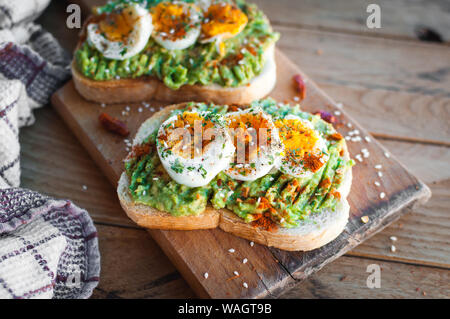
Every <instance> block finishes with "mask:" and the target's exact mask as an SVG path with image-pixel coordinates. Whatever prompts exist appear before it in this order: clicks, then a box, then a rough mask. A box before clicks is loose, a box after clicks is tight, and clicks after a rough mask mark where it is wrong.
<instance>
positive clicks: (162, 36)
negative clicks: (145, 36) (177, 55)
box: [151, 2, 201, 50]
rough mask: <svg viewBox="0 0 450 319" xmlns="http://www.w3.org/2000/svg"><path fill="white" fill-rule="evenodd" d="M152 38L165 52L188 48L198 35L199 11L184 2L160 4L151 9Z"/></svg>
mask: <svg viewBox="0 0 450 319" xmlns="http://www.w3.org/2000/svg"><path fill="white" fill-rule="evenodd" d="M151 12H152V17H153V26H154V34H153V38H154V39H155V41H156V42H158V43H159V44H160V45H161V46H163V47H164V48H166V49H167V50H182V49H185V48H187V47H190V46H191V45H193V44H194V43H195V41H197V38H198V37H199V35H200V20H201V10H200V8H198V7H197V6H195V5H193V4H190V3H186V2H161V3H159V4H158V5H156V6H155V7H153V8H151Z"/></svg>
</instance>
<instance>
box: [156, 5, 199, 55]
mask: <svg viewBox="0 0 450 319" xmlns="http://www.w3.org/2000/svg"><path fill="white" fill-rule="evenodd" d="M173 4H180V5H182V6H183V7H185V8H186V9H187V10H188V11H189V19H190V29H189V30H188V31H187V32H186V34H185V35H184V36H183V38H181V39H175V40H173V39H171V35H170V34H167V33H164V32H158V31H155V32H154V33H153V39H155V41H156V42H157V43H158V44H159V45H161V46H162V47H164V48H165V49H167V50H183V49H186V48H188V47H190V46H191V45H193V44H194V43H195V42H196V41H197V39H198V37H199V36H200V29H201V27H200V25H198V26H194V25H195V24H196V23H198V22H199V21H200V13H199V12H198V11H197V10H196V8H195V7H194V6H193V5H190V4H187V3H185V2H178V1H175V2H173Z"/></svg>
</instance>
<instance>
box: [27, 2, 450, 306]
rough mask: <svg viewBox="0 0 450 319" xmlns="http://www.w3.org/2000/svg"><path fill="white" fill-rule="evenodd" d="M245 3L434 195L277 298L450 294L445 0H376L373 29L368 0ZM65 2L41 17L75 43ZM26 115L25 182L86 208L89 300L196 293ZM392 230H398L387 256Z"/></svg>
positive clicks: (52, 134) (67, 148) (78, 155)
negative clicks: (377, 23)
mask: <svg viewBox="0 0 450 319" xmlns="http://www.w3.org/2000/svg"><path fill="white" fill-rule="evenodd" d="M254 2H256V3H258V5H259V6H260V7H261V8H262V9H263V10H264V11H265V12H266V13H267V15H268V16H269V18H270V19H271V21H272V24H273V25H274V27H275V29H276V30H277V31H279V32H280V33H281V39H280V41H279V44H278V47H279V48H280V49H281V50H282V51H283V52H284V53H285V54H286V55H288V56H289V57H290V58H291V59H292V60H293V61H294V62H295V63H297V64H298V65H299V66H300V67H301V68H302V69H303V70H304V71H305V72H306V73H307V74H308V75H309V76H310V77H312V78H313V79H314V80H315V81H316V82H318V83H319V85H320V86H321V87H322V88H323V89H324V90H325V91H326V92H327V93H328V94H329V95H331V96H332V97H333V98H334V99H335V100H337V101H339V102H341V103H343V105H344V108H345V109H346V110H348V112H349V113H350V115H351V116H353V118H355V119H356V120H357V121H358V122H359V123H361V124H362V125H363V126H365V127H366V128H367V129H368V130H369V131H370V132H371V133H372V134H373V135H374V136H375V137H376V138H377V139H379V141H380V142H381V143H382V144H383V145H384V146H385V147H386V148H388V149H389V150H390V151H391V152H392V154H394V155H395V156H396V157H397V158H398V159H399V160H400V161H401V162H402V163H403V164H405V165H406V167H408V168H409V169H410V171H411V172H412V173H413V174H415V175H416V176H417V177H419V178H420V179H421V180H422V181H424V182H425V183H427V185H428V186H429V187H430V188H431V190H432V192H433V195H432V197H431V199H430V200H429V202H428V203H427V204H426V205H424V206H422V207H419V208H417V209H414V210H413V211H410V212H408V213H407V214H406V215H404V216H403V217H402V218H401V219H400V220H399V221H397V222H395V223H394V224H392V225H390V226H389V227H387V228H386V229H385V230H383V231H382V232H381V233H379V234H377V235H375V236H374V237H372V238H371V239H369V240H367V241H366V242H364V243H363V244H361V245H359V246H358V247H357V248H355V249H354V250H352V251H351V252H349V253H347V254H346V255H345V256H343V257H341V258H339V259H337V260H336V261H334V262H332V263H331V264H329V265H327V266H325V267H324V268H323V269H322V270H321V271H319V272H318V273H316V274H314V275H312V276H310V277H309V278H308V279H307V280H306V281H303V282H301V283H299V284H297V285H296V286H294V287H292V288H291V289H289V290H288V291H286V292H285V293H284V294H283V295H282V298H449V297H450V271H449V268H450V246H449V243H450V214H449V207H450V46H449V43H450V11H449V10H448V1H439V0H436V1H432V2H431V1H425V0H422V1H407V0H397V1H390V0H379V1H377V3H378V4H379V5H380V7H381V26H382V28H381V29H368V28H367V27H366V26H365V21H366V18H367V15H368V14H367V13H366V7H367V5H368V4H369V3H371V2H372V1H367V0H363V1H361V0H349V1H345V2H342V1H339V2H338V1H333V2H330V1H326V0H309V1H295V0H290V1H289V0H278V1H272V0H254ZM66 5H67V3H66V2H63V1H53V2H52V4H51V5H50V6H49V8H48V9H47V10H46V11H45V12H44V14H43V15H42V16H41V17H40V18H39V21H38V22H39V23H41V24H43V25H44V27H45V28H47V30H49V31H50V32H52V33H53V34H54V35H55V37H56V38H58V39H59V40H60V42H61V44H62V45H63V46H64V47H65V48H66V49H68V50H70V51H72V50H73V47H74V46H75V43H76V41H77V32H78V30H76V29H74V30H69V29H67V28H65V20H66V17H67V13H65V11H66V10H65V9H66ZM424 30H425V31H427V32H424ZM419 38H421V39H422V40H420V39H419ZM423 39H437V40H441V41H442V43H439V42H429V41H424V40H423ZM35 116H36V123H35V124H34V125H32V126H31V127H27V128H23V129H22V130H21V134H20V141H21V145H22V158H21V165H22V178H21V182H22V187H27V188H31V189H34V190H38V191H40V192H43V193H46V194H49V195H51V196H55V197H58V198H69V199H71V200H72V201H73V202H74V203H76V204H77V205H79V206H81V207H84V208H86V209H87V210H88V211H89V212H90V214H91V216H92V218H93V219H94V221H95V223H96V227H97V229H98V233H99V242H100V252H101V257H102V272H101V277H100V284H99V286H98V288H96V289H95V291H94V294H93V297H94V298H190V297H195V295H194V294H193V292H192V290H191V289H190V288H189V286H188V285H187V284H186V282H185V281H184V279H183V278H182V277H181V276H180V274H179V273H178V272H177V270H176V269H175V268H174V266H173V265H172V264H171V263H170V261H169V260H168V258H167V257H166V256H165V255H164V253H163V252H162V251H161V249H160V248H159V247H158V246H157V245H156V243H155V242H154V241H153V240H152V239H151V238H150V236H149V235H148V233H147V232H146V231H144V230H143V229H140V228H138V227H136V226H135V225H134V224H133V223H132V222H131V221H129V220H128V218H127V217H126V216H125V213H124V212H123V211H122V209H121V208H120V205H119V203H118V200H117V197H116V194H115V189H114V188H113V187H112V186H111V185H110V184H109V182H108V181H107V180H106V178H105V177H104V176H103V175H102V173H101V172H100V170H99V169H98V167H96V165H95V164H94V162H93V161H92V159H91V158H90V157H89V155H88V154H87V152H86V151H85V150H84V149H83V148H82V147H81V145H80V143H79V142H78V141H77V140H76V138H75V137H74V136H73V134H72V133H71V132H70V131H69V129H68V128H67V127H66V126H65V124H64V122H63V121H62V120H61V119H60V118H59V116H58V115H57V114H56V112H55V111H54V110H53V109H52V107H51V106H50V105H48V106H45V107H43V108H41V109H39V110H36V111H35ZM83 185H86V186H87V190H84V189H83ZM391 236H396V237H397V238H398V240H397V241H396V242H395V243H394V245H395V246H396V251H395V252H392V251H391V249H390V247H391V245H392V244H393V242H392V241H391V240H390V237H391ZM369 264H378V265H380V266H381V270H382V271H381V288H374V289H369V288H367V285H366V280H367V276H368V275H369V273H367V272H366V268H367V265H369Z"/></svg>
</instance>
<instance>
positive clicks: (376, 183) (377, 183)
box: [373, 181, 381, 187]
mask: <svg viewBox="0 0 450 319" xmlns="http://www.w3.org/2000/svg"><path fill="white" fill-rule="evenodd" d="M373 183H374V184H375V186H377V187H379V186H381V184H380V183H379V182H377V181H375V182H373Z"/></svg>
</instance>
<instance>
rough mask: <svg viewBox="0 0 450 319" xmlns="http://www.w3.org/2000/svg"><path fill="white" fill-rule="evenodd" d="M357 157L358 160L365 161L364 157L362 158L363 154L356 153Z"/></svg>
mask: <svg viewBox="0 0 450 319" xmlns="http://www.w3.org/2000/svg"><path fill="white" fill-rule="evenodd" d="M355 158H356V159H357V160H358V161H360V162H362V161H363V158H362V156H361V154H356V155H355Z"/></svg>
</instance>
